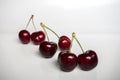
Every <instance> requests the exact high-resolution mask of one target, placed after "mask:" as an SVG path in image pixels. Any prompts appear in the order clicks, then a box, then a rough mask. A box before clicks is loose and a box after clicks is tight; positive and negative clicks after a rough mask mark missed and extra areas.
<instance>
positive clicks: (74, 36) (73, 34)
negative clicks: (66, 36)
mask: <svg viewBox="0 0 120 80" xmlns="http://www.w3.org/2000/svg"><path fill="white" fill-rule="evenodd" d="M72 36H73V38H74V39H75V40H76V42H77V43H78V45H79V46H80V48H81V50H82V52H83V53H84V50H83V47H82V45H81V44H80V42H79V41H78V39H77V38H76V35H75V33H74V32H73V33H72Z"/></svg>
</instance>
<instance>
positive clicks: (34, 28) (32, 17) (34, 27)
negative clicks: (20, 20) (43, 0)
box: [32, 17, 37, 31]
mask: <svg viewBox="0 0 120 80" xmlns="http://www.w3.org/2000/svg"><path fill="white" fill-rule="evenodd" d="M32 24H33V26H34V29H35V31H37V29H36V27H35V23H34V20H33V17H32Z"/></svg>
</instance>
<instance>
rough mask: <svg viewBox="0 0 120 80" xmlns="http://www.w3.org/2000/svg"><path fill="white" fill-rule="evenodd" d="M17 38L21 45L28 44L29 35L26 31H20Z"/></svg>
mask: <svg viewBox="0 0 120 80" xmlns="http://www.w3.org/2000/svg"><path fill="white" fill-rule="evenodd" d="M18 36H19V39H20V41H21V42H22V43H24V44H28V43H29V42H30V33H29V32H28V31H27V30H21V31H20V32H19V35H18Z"/></svg>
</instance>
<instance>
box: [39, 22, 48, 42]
mask: <svg viewBox="0 0 120 80" xmlns="http://www.w3.org/2000/svg"><path fill="white" fill-rule="evenodd" d="M40 25H41V27H42V28H43V30H44V32H45V34H46V36H47V40H48V41H50V39H49V37H48V34H47V31H46V29H45V25H44V24H43V23H40Z"/></svg>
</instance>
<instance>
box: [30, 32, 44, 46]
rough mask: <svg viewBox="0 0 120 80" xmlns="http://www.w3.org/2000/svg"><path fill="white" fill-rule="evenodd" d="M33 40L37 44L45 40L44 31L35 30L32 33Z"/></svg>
mask: <svg viewBox="0 0 120 80" xmlns="http://www.w3.org/2000/svg"><path fill="white" fill-rule="evenodd" d="M31 40H32V42H33V43H34V44H35V45H40V44H41V43H42V42H43V41H44V40H45V34H44V32H43V31H37V32H33V33H32V34H31Z"/></svg>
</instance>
